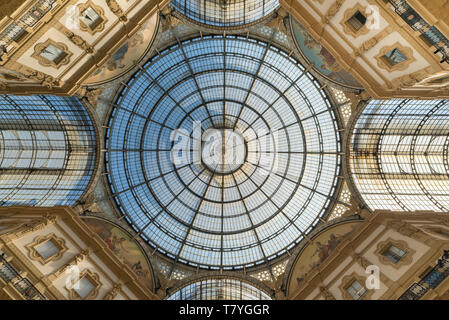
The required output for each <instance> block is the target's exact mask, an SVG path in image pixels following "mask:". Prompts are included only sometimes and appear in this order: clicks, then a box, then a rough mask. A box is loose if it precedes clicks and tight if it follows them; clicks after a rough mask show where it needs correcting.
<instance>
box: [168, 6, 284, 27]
mask: <svg viewBox="0 0 449 320" xmlns="http://www.w3.org/2000/svg"><path fill="white" fill-rule="evenodd" d="M171 5H172V6H173V7H174V8H175V9H176V10H177V11H179V12H180V13H182V14H183V15H184V16H186V17H187V18H189V19H191V20H193V21H195V22H197V23H200V24H206V25H210V26H214V27H238V26H243V25H248V24H251V23H253V22H256V21H257V20H259V19H262V18H263V17H265V16H267V15H268V14H270V13H271V12H273V11H274V10H275V9H276V8H277V7H278V6H279V1H278V0H249V1H248V0H189V1H186V0H172V1H171Z"/></svg>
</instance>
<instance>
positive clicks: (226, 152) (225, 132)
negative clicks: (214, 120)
mask: <svg viewBox="0 0 449 320" xmlns="http://www.w3.org/2000/svg"><path fill="white" fill-rule="evenodd" d="M245 159H246V143H245V139H244V138H243V136H242V135H241V133H240V132H238V131H235V130H232V129H208V130H206V131H205V132H204V133H203V135H202V145H201V161H202V162H203V164H204V165H205V166H206V167H207V168H208V169H209V170H210V171H212V172H214V173H216V174H231V173H233V172H235V171H237V170H238V169H239V168H240V167H241V166H242V165H243V163H244V162H245Z"/></svg>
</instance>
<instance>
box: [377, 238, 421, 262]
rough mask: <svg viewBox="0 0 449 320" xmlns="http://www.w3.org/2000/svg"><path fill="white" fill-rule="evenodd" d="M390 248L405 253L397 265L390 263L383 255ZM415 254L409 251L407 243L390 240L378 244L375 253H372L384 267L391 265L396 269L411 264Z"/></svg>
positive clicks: (413, 251)
mask: <svg viewBox="0 0 449 320" xmlns="http://www.w3.org/2000/svg"><path fill="white" fill-rule="evenodd" d="M391 246H395V247H397V248H399V249H401V250H403V251H405V252H406V254H405V255H404V256H403V257H402V258H401V259H400V260H399V261H398V262H397V263H394V262H393V261H391V260H390V259H388V258H387V257H385V255H384V254H383V253H384V252H385V251H386V250H387V249H388V248H389V247H391ZM415 253H416V251H415V250H413V249H411V248H410V247H409V246H408V244H407V242H405V241H402V240H394V239H392V238H388V239H387V240H385V241H382V242H379V243H378V244H377V248H376V251H375V252H374V254H375V255H376V256H377V258H378V259H379V261H380V262H382V263H383V264H385V265H391V266H393V267H394V268H396V269H399V268H400V267H402V266H407V265H410V264H412V262H413V255H414V254H415Z"/></svg>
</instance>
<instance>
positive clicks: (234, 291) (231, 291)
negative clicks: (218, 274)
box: [167, 279, 271, 300]
mask: <svg viewBox="0 0 449 320" xmlns="http://www.w3.org/2000/svg"><path fill="white" fill-rule="evenodd" d="M167 300H271V298H270V297H269V296H268V295H267V294H266V293H265V292H263V291H262V290H259V289H257V288H256V287H254V286H252V285H250V284H248V283H246V282H243V281H239V280H234V279H207V280H202V281H198V282H195V283H192V284H189V285H187V286H185V287H184V288H182V289H180V290H178V291H176V292H175V293H173V294H172V295H170V296H169V297H168V298H167Z"/></svg>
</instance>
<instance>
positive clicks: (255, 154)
mask: <svg viewBox="0 0 449 320" xmlns="http://www.w3.org/2000/svg"><path fill="white" fill-rule="evenodd" d="M224 40H225V42H226V45H225V46H223V44H224ZM171 50H172V52H171V53H167V52H166V51H164V50H162V51H160V52H161V53H160V55H156V56H155V57H153V58H152V59H150V62H149V63H147V64H145V67H144V70H141V71H138V72H137V74H136V75H135V77H134V78H133V79H132V80H130V82H129V84H128V85H129V87H130V88H126V87H124V89H123V91H122V96H121V98H119V99H118V100H117V102H116V103H117V106H116V107H115V109H116V110H115V111H113V112H112V118H113V119H111V121H110V126H111V129H110V130H108V131H107V143H106V145H107V146H108V148H109V150H108V155H107V158H108V159H109V161H108V163H107V170H108V172H109V173H110V175H109V176H110V177H108V179H110V182H111V183H112V189H113V193H114V198H115V200H116V201H118V202H119V203H121V206H120V210H122V211H123V213H124V214H125V215H129V216H130V217H131V218H132V219H131V220H130V221H131V223H133V224H135V226H137V229H138V230H139V229H141V228H143V227H144V226H147V227H146V228H145V229H144V230H141V231H142V235H143V236H144V238H145V239H148V240H147V241H149V243H150V245H153V246H157V247H158V249H159V251H160V252H164V253H165V254H166V255H167V256H168V257H177V258H178V262H179V263H181V262H184V263H188V264H190V265H193V266H199V267H201V268H212V269H217V268H220V267H223V268H226V269H239V268H243V267H244V266H245V267H250V266H254V265H258V264H261V263H265V258H264V253H263V252H264V250H265V251H267V252H269V259H268V260H271V259H274V258H275V257H277V256H279V255H282V254H284V253H285V248H287V247H291V246H292V245H294V244H296V243H297V242H298V241H299V240H300V239H302V235H301V232H299V230H298V229H300V230H306V229H307V228H309V227H310V226H311V225H312V224H314V223H316V221H317V219H318V218H319V217H320V216H322V215H324V214H325V212H326V208H327V206H328V205H329V201H328V200H329V199H330V198H331V197H332V193H333V192H334V190H335V188H334V186H335V185H336V183H337V178H336V176H337V174H338V168H339V163H340V159H339V156H338V154H337V148H336V146H337V144H338V143H339V141H337V134H336V132H335V131H336V129H337V124H336V121H335V116H334V115H333V114H332V113H331V111H329V110H328V108H329V104H328V102H326V101H325V100H324V99H325V94H324V93H320V89H319V87H318V86H317V85H316V84H315V83H313V82H312V80H313V78H311V77H305V76H301V75H303V71H304V68H303V67H302V66H300V65H298V64H295V61H294V60H292V58H291V57H288V55H287V54H284V53H283V52H280V51H279V49H277V48H275V47H272V46H269V45H268V44H266V43H264V42H262V41H259V40H254V39H248V41H247V40H246V39H245V38H244V37H238V36H228V37H226V38H224V37H223V36H208V37H203V38H202V39H201V38H196V39H192V40H189V41H186V42H181V43H180V44H177V45H175V46H173V47H171ZM182 51H184V53H185V54H186V55H187V57H188V58H187V59H185V58H184V55H183V53H182ZM281 53H282V54H281ZM237 55H238V57H237ZM171 57H175V58H174V59H171ZM262 57H265V61H262V60H261V59H262ZM225 61H226V68H224V62H225ZM175 64H176V66H175V67H173V66H174V65H175ZM262 65H263V67H262V68H259V67H260V66H262ZM284 67H285V69H284V70H283V68H284ZM190 70H191V71H190ZM237 71H238V72H237ZM284 72H285V74H283V73H284ZM148 75H151V77H149V76H148ZM300 77H301V79H302V83H303V84H304V86H299V85H296V84H295V81H296V80H297V79H298V78H300ZM135 86H137V87H138V88H137V89H135V88H134V87H135ZM287 89H288V90H287ZM249 90H251V91H249ZM286 90H287V94H285V95H284V94H283V93H284V91H286ZM302 90H306V92H303V91H302ZM296 97H297V98H296ZM204 102H205V103H204ZM121 104H124V105H126V108H127V109H128V110H129V111H125V110H123V109H121V107H120V105H121ZM320 108H321V111H320V112H319V113H316V112H317V110H318V109H320ZM304 109H308V111H307V112H299V113H298V110H304ZM194 121H201V129H202V132H205V130H206V129H215V130H219V131H220V130H221V131H223V130H235V131H234V132H235V133H236V134H239V135H241V136H242V138H243V140H244V141H245V146H246V147H245V149H241V150H245V155H244V157H243V158H242V159H243V161H242V162H241V163H238V164H233V163H231V162H225V163H220V162H219V161H220V160H218V158H217V159H215V160H213V161H215V162H212V163H209V162H205V161H206V160H204V159H200V160H201V161H200V163H193V162H188V161H187V160H186V158H184V160H186V161H187V162H188V163H186V164H174V163H172V162H171V156H172V155H173V153H172V152H171V151H170V148H171V146H172V145H173V142H172V141H171V139H170V137H171V134H172V132H173V130H174V129H182V130H185V131H184V133H182V135H183V136H184V137H187V138H186V139H187V140H186V141H190V143H192V141H193V140H192V137H193V132H192V130H193V122H194ZM317 126H320V128H319V130H317ZM270 132H271V133H270ZM273 132H274V133H276V134H273ZM201 134H202V133H200V135H201ZM276 135H277V139H278V140H273V139H274V137H275V136H276ZM224 141H225V139H224V140H223V142H221V143H222V145H221V146H222V148H219V149H221V150H222V152H223V150H226V148H224V149H223V147H224V146H225V144H223V143H224ZM267 141H268V142H269V143H268V142H267ZM273 142H274V143H273ZM191 148H192V145H190V149H189V150H188V154H189V155H190V156H191V155H192V151H191ZM202 148H204V144H202ZM217 150H218V149H217ZM309 151H312V152H314V153H315V152H318V153H324V152H325V153H329V155H326V160H324V158H323V157H322V156H320V155H319V154H317V155H313V156H312V155H307V154H305V153H304V152H309ZM178 153H179V152H178ZM178 153H175V154H178ZM123 155H125V156H124V157H123ZM305 155H306V156H305ZM222 156H223V158H222V159H225V160H222V161H229V160H228V158H227V157H226V156H224V155H223V154H222ZM123 159H125V161H123ZM270 159H271V160H270ZM142 160H143V162H141V161H142ZM267 160H269V161H267ZM208 161H209V160H208ZM304 161H305V163H304ZM308 161H312V162H314V163H313V164H312V163H310V164H309V165H308V166H307V163H308ZM323 162H324V163H325V165H323V164H321V165H320V163H323ZM205 163H207V164H208V165H206V164H205ZM274 164H276V166H273V165H274ZM305 165H306V166H307V167H306V168H305V169H306V170H303V167H304V166H305ZM131 167H132V168H131ZM230 168H232V171H231V169H230ZM234 168H235V171H234ZM125 169H126V170H125ZM228 169H229V170H230V171H229V172H227V171H226V172H225V171H222V170H228ZM270 170H273V172H270ZM135 176H137V177H135ZM143 176H145V178H142V177H143ZM321 178H322V179H321ZM320 179H321V180H320ZM317 180H320V181H317ZM302 184H303V185H305V186H307V188H310V189H311V190H309V189H307V188H306V189H304V188H303V187H301V185H302ZM317 186H318V188H319V190H320V192H322V193H323V196H320V197H317V196H314V195H313V190H314V188H316V187H317ZM326 195H328V197H326ZM150 217H153V218H154V217H156V218H155V219H154V220H150ZM262 242H263V243H262ZM264 246H265V248H264Z"/></svg>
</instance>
